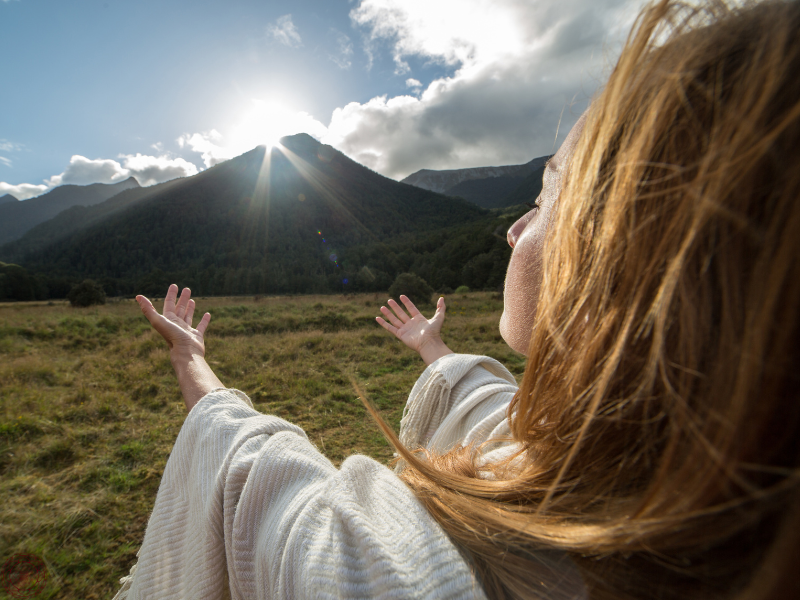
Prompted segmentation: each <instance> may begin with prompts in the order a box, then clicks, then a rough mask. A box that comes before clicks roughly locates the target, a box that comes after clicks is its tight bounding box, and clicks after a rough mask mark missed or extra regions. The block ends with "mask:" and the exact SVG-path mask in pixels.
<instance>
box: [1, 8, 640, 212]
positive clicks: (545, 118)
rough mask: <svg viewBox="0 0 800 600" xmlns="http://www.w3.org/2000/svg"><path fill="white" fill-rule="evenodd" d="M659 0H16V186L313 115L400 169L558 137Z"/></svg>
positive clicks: (198, 149)
mask: <svg viewBox="0 0 800 600" xmlns="http://www.w3.org/2000/svg"><path fill="white" fill-rule="evenodd" d="M642 5H643V0H292V1H284V0H270V1H268V2H267V1H264V0H260V1H255V0H225V1H224V2H222V1H220V0H216V1H210V0H191V1H189V0H136V1H135V2H134V1H131V0H71V1H69V2H66V1H64V0H0V57H2V58H0V196H1V195H3V194H6V193H10V194H12V195H14V196H16V197H17V198H18V199H20V200H25V199H27V198H31V197H35V196H37V195H40V194H42V193H44V192H46V191H48V190H50V189H52V188H53V187H55V186H58V185H62V184H78V185H87V184H90V183H115V182H118V181H122V180H124V179H126V178H127V177H130V176H134V177H136V179H137V180H138V181H139V183H140V184H141V185H153V184H155V183H160V182H162V181H167V180H169V179H173V178H175V177H183V176H188V175H194V174H196V173H198V172H200V171H202V170H204V169H206V168H208V167H210V166H213V165H214V164H217V163H219V162H221V161H224V160H226V159H229V158H232V157H234V156H238V155H239V154H242V153H244V152H246V151H248V150H251V149H252V148H254V147H255V146H257V145H260V144H268V145H269V144H273V143H276V142H277V140H278V139H279V138H280V137H281V136H283V135H292V134H295V133H301V132H304V133H308V134H310V135H312V136H313V137H315V138H316V139H318V140H320V141H321V142H323V143H326V144H330V145H332V146H333V147H335V148H337V149H338V150H340V151H342V152H343V153H344V154H346V155H347V156H349V157H350V158H352V159H353V160H356V161H358V162H360V163H361V164H363V165H366V166H367V167H369V168H371V169H372V170H374V171H376V172H378V173H381V174H382V175H385V176H387V177H390V178H392V179H397V180H400V179H402V178H403V177H406V176H407V175H409V174H411V173H413V172H415V171H417V170H419V169H457V168H466V167H477V166H496V165H507V164H521V163H524V162H527V161H529V160H531V159H532V158H534V157H538V156H543V155H547V154H552V153H553V152H554V151H555V149H557V147H558V144H560V142H561V141H562V140H563V139H564V137H565V136H566V134H567V133H568V131H569V129H570V128H571V126H572V125H573V124H574V123H575V121H577V119H578V117H579V116H580V115H581V113H582V112H583V110H585V108H586V107H587V106H588V103H589V101H590V100H591V98H592V96H593V95H594V94H595V93H596V92H597V90H598V89H599V86H601V85H602V83H603V81H605V79H606V78H607V76H608V73H609V71H610V68H611V66H613V63H614V61H615V59H616V57H617V56H618V54H619V50H620V49H621V45H622V42H623V41H624V38H625V36H626V35H627V33H628V31H629V29H630V27H631V25H632V23H633V20H634V18H635V16H636V14H637V12H638V10H639V9H640V8H641V6H642Z"/></svg>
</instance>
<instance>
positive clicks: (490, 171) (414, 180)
mask: <svg viewBox="0 0 800 600" xmlns="http://www.w3.org/2000/svg"><path fill="white" fill-rule="evenodd" d="M549 158H550V156H540V157H538V158H534V159H533V160H531V161H530V162H527V163H525V164H523V165H506V166H502V167H473V168H470V169H448V170H443V171H434V170H432V169H421V170H419V171H417V172H416V173H412V174H411V175H409V176H408V177H406V178H405V179H403V180H402V181H401V183H407V184H409V185H413V186H416V187H419V188H422V189H424V190H430V191H432V192H439V193H440V194H444V193H446V192H447V190H449V189H451V188H453V187H454V186H456V185H458V184H460V183H462V182H464V181H472V180H475V179H489V178H496V177H518V178H519V181H520V182H521V181H522V180H523V179H524V178H525V177H527V176H528V175H530V174H531V173H532V172H534V171H536V170H537V169H539V168H540V167H542V166H544V164H545V163H546V162H547V160H548V159H549Z"/></svg>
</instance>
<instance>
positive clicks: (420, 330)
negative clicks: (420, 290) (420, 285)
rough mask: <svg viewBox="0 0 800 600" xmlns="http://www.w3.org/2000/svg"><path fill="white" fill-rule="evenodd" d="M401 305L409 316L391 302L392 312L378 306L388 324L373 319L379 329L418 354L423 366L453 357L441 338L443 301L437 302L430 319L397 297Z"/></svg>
mask: <svg viewBox="0 0 800 600" xmlns="http://www.w3.org/2000/svg"><path fill="white" fill-rule="evenodd" d="M400 302H402V303H403V304H404V305H405V307H406V309H407V310H408V313H406V311H405V310H403V309H402V308H401V307H400V305H399V304H397V302H395V301H394V300H392V299H390V300H389V303H388V304H389V306H390V307H391V309H392V310H389V309H388V308H386V307H385V306H381V312H382V313H383V315H384V316H385V317H386V318H387V319H388V320H389V322H388V323H387V322H386V321H385V320H384V319H382V318H380V317H375V320H376V321H377V322H378V323H379V324H380V326H381V327H383V328H384V329H385V330H386V331H388V332H389V333H392V334H394V335H395V336H396V337H397V339H398V340H400V341H401V342H403V343H404V344H405V345H406V346H408V347H409V348H411V349H412V350H416V351H417V352H419V355H420V357H422V360H424V361H425V364H426V365H429V364H431V363H434V362H436V361H437V360H439V359H440V358H441V357H442V356H444V355H445V354H453V351H452V350H450V348H448V347H447V346H446V345H445V343H444V342H443V341H442V338H441V335H440V334H441V331H442V324H443V323H444V313H445V310H446V309H447V307H445V305H444V298H439V301H438V302H437V303H436V312H435V313H434V315H433V317H432V318H430V319H426V318H425V317H424V316H422V313H420V312H419V310H417V307H416V306H414V303H413V302H411V300H409V299H408V298H407V297H406V296H400ZM392 311H394V312H392Z"/></svg>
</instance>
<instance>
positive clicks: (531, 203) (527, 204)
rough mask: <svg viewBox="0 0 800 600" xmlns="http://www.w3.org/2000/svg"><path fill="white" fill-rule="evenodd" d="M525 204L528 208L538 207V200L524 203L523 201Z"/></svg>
mask: <svg viewBox="0 0 800 600" xmlns="http://www.w3.org/2000/svg"><path fill="white" fill-rule="evenodd" d="M525 205H526V206H527V207H528V208H539V202H538V201H534V202H526V203H525Z"/></svg>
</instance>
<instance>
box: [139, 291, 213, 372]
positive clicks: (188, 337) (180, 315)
mask: <svg viewBox="0 0 800 600" xmlns="http://www.w3.org/2000/svg"><path fill="white" fill-rule="evenodd" d="M191 295H192V291H191V290H190V289H189V288H183V291H182V292H181V297H180V299H178V298H177V297H178V286H177V285H175V284H174V283H173V284H172V285H171V286H169V289H168V290H167V297H166V298H164V310H163V312H162V314H158V311H157V310H156V309H155V307H154V306H153V304H152V303H151V302H150V300H148V299H147V298H145V297H144V296H136V301H137V302H138V303H139V307H140V308H141V309H142V312H143V313H144V316H145V317H147V320H148V321H150V325H152V326H153V329H155V330H156V331H157V332H158V333H160V334H161V335H162V337H163V338H164V339H165V340H166V341H167V344H168V345H169V349H170V355H171V357H172V358H173V360H174V359H175V358H177V357H181V356H186V357H187V358H188V357H190V356H196V355H198V354H199V356H201V357H202V356H205V353H206V347H205V343H204V341H203V336H204V334H205V332H206V328H207V327H208V323H209V321H211V315H210V314H209V313H206V314H204V315H203V318H202V319H200V322H199V323H198V324H197V329H195V328H193V327H192V318H193V317H194V309H195V302H194V300H192V299H191ZM176 299H177V303H176Z"/></svg>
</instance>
